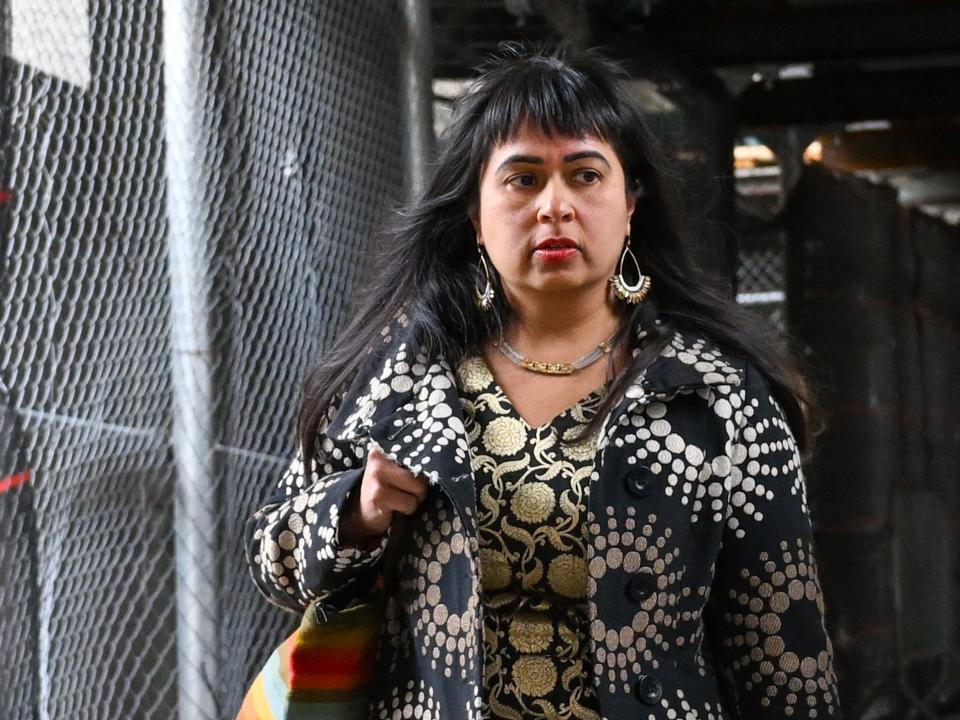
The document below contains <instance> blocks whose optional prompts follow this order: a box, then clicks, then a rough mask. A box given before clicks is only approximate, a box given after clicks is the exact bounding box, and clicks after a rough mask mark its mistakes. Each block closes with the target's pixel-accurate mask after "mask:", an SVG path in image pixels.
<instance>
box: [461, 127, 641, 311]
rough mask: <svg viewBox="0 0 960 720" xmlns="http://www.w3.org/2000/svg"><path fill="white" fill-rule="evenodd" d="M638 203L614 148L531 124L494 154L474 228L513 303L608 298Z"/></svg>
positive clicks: (483, 180) (485, 172) (483, 181)
mask: <svg viewBox="0 0 960 720" xmlns="http://www.w3.org/2000/svg"><path fill="white" fill-rule="evenodd" d="M634 202H635V201H634V198H633V197H631V196H629V195H628V194H627V189H626V181H625V178H624V172H623V167H622V166H621V164H620V159H619V158H618V157H617V153H616V152H615V151H614V149H613V148H612V147H611V146H610V145H609V144H607V143H606V142H604V141H603V140H600V139H599V138H596V137H593V136H590V135H588V136H586V137H563V136H559V135H556V136H554V137H552V138H550V137H548V136H546V135H545V134H544V133H543V132H542V131H541V130H540V129H539V128H538V127H534V126H531V125H529V124H528V125H524V126H522V127H521V129H520V130H519V131H518V132H517V133H516V134H515V135H514V136H513V137H512V138H510V139H509V140H508V141H506V142H505V143H503V144H502V145H498V146H496V147H494V148H493V150H492V151H491V153H490V156H489V157H488V158H487V162H486V164H485V166H484V169H483V173H482V175H481V178H480V203H479V208H478V209H476V210H475V211H474V212H473V213H472V214H471V220H472V221H473V225H474V228H475V229H476V231H477V236H478V239H479V241H480V243H481V244H482V245H483V246H484V248H485V249H486V251H487V254H488V255H489V257H490V260H491V262H492V263H493V265H494V267H495V268H496V269H497V271H498V272H499V274H500V278H501V282H502V283H503V285H504V287H505V289H506V291H507V294H508V297H511V298H513V299H517V298H519V297H523V296H529V293H530V292H531V291H534V292H547V293H564V292H570V291H576V292H578V293H580V292H582V291H589V290H596V292H598V293H600V292H603V293H607V290H608V288H607V281H608V279H609V278H610V276H611V275H613V273H614V272H615V270H616V267H617V263H618V261H619V259H620V253H621V252H622V251H623V244H624V240H625V237H626V236H627V235H629V234H630V216H631V215H632V214H633V208H634Z"/></svg>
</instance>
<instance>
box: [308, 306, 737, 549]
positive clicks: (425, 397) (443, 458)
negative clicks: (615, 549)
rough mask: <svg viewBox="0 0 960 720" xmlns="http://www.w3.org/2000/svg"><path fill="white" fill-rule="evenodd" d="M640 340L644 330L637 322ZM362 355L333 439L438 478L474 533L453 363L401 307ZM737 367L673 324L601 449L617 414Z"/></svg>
mask: <svg viewBox="0 0 960 720" xmlns="http://www.w3.org/2000/svg"><path fill="white" fill-rule="evenodd" d="M637 332H638V336H639V337H640V338H641V342H642V341H643V337H644V333H643V331H642V330H639V329H638V331H637ZM382 336H383V343H382V346H381V347H379V348H376V349H374V350H373V351H371V352H370V354H369V355H368V356H367V358H366V360H365V361H364V362H363V363H362V366H361V370H360V372H359V373H358V374H357V376H356V380H354V382H353V384H352V385H351V387H350V388H349V390H348V391H347V392H346V393H345V394H344V396H343V399H342V401H341V402H340V408H339V410H338V411H337V414H336V415H335V416H334V418H333V419H332V420H331V422H330V425H329V426H328V427H327V429H326V434H327V436H328V437H330V438H331V439H333V440H338V441H348V442H351V443H352V444H355V445H357V444H359V445H369V444H371V443H373V444H376V446H378V447H379V448H380V449H381V450H382V451H383V452H384V453H385V454H386V456H387V457H389V458H390V459H391V460H393V461H394V462H397V463H398V464H400V465H402V466H404V467H406V468H407V469H408V470H410V471H411V472H413V473H414V474H416V475H420V476H422V477H425V478H426V479H427V480H428V482H429V483H430V484H431V485H437V486H439V487H440V488H441V489H442V490H443V491H444V492H445V493H446V495H447V496H448V497H449V498H450V500H451V502H452V503H453V504H454V506H455V507H456V508H457V510H458V514H459V516H460V518H461V520H462V522H463V523H464V531H465V532H466V533H467V537H474V536H475V533H476V527H475V517H476V488H475V487H474V483H473V472H472V470H471V468H470V447H469V443H468V441H467V434H466V429H465V426H464V421H463V415H462V412H461V404H460V397H459V394H458V392H457V386H456V378H455V375H454V371H453V368H451V367H450V366H449V364H448V363H447V361H446V360H445V359H444V358H442V357H436V356H430V355H428V354H427V353H426V352H425V351H424V349H423V348H422V347H420V345H419V343H417V342H416V339H415V337H414V333H413V331H412V328H411V326H410V323H409V322H408V321H407V318H406V317H405V316H404V315H403V314H401V315H399V316H398V318H397V321H396V323H394V325H393V326H391V327H389V328H386V329H384V331H383V334H382ZM741 374H742V371H740V370H738V369H737V368H736V367H735V366H734V365H733V364H732V363H731V362H730V361H729V360H728V359H727V358H726V357H725V356H724V355H723V354H722V353H721V352H720V351H719V350H718V349H717V348H716V347H715V346H714V345H712V344H710V343H708V342H707V341H706V340H704V339H702V338H699V337H698V336H696V335H693V334H689V333H683V332H677V333H675V334H674V336H673V337H672V338H671V339H670V342H669V343H668V344H667V345H666V346H665V347H664V348H663V349H662V350H661V352H660V354H659V355H658V356H657V358H656V359H655V360H654V361H653V363H652V364H651V365H650V366H649V367H648V368H647V370H646V372H644V373H643V374H642V375H641V376H640V377H638V378H637V380H636V381H635V382H633V383H631V384H630V386H629V387H627V388H626V390H625V391H624V393H623V396H622V397H621V398H620V399H619V400H618V401H617V402H616V404H615V405H614V407H613V410H612V411H611V412H610V413H609V414H608V416H607V418H606V419H605V420H604V424H603V426H602V428H601V430H600V435H599V436H598V439H597V449H598V450H599V451H602V450H603V449H604V448H605V447H606V445H607V444H608V443H609V442H610V439H611V438H612V437H613V435H614V434H615V432H616V430H617V427H618V426H620V425H621V418H622V417H623V416H624V415H629V414H630V413H631V412H633V411H635V409H636V408H638V407H642V406H643V405H646V404H647V403H650V402H653V401H655V400H667V399H668V398H669V397H671V396H672V394H676V393H678V392H681V391H684V390H688V389H689V390H692V389H695V388H700V387H704V386H718V387H719V386H726V387H730V386H735V385H739V384H740V381H741Z"/></svg>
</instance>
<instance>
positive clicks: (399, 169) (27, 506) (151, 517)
mask: <svg viewBox="0 0 960 720" xmlns="http://www.w3.org/2000/svg"><path fill="white" fill-rule="evenodd" d="M403 28H404V18H403V9H402V8H401V7H400V6H399V5H398V4H395V3H391V2H381V1H380V0H334V1H330V2H327V1H325V2H317V3H287V2H276V1H273V2H262V3H255V2H253V1H252V0H239V1H236V2H215V1H210V2H201V1H196V2H164V3H162V4H161V3H139V2H136V3H135V2H124V3H115V2H109V1H108V0H90V2H89V3H88V2H86V1H84V2H80V3H78V2H75V1H74V0H69V1H63V2H53V1H52V0H50V1H47V2H24V0H15V1H14V2H11V3H10V5H9V6H8V8H7V12H6V13H5V17H4V33H5V45H4V50H5V57H4V59H3V61H2V78H0V92H2V94H3V97H2V118H0V133H2V135H0V142H2V151H0V152H2V155H0V173H2V180H0V184H2V188H3V198H4V202H3V204H2V205H0V237H2V240H0V244H2V248H3V265H2V271H0V390H2V392H0V418H2V422H0V431H2V433H3V435H2V438H0V439H2V442H0V462H2V465H0V472H2V473H3V475H2V477H0V639H2V643H3V649H2V652H3V655H4V662H3V665H2V669H0V717H3V718H17V719H20V718H38V719H40V718H42V719H45V718H57V719H59V718H173V717H183V718H187V717H190V718H193V717H197V718H206V717H232V716H233V714H234V713H235V712H236V709H237V707H238V706H239V703H240V699H241V695H242V692H243V690H244V688H245V686H246V684H247V682H248V680H249V678H250V677H251V675H252V674H253V672H254V670H255V668H256V666H257V664H258V663H260V662H261V661H262V660H263V658H264V656H265V653H266V652H268V650H269V648H271V647H272V646H274V645H275V644H276V643H277V642H278V638H280V637H282V636H283V634H284V631H285V630H286V625H285V623H287V618H285V617H283V616H282V614H280V613H277V612H276V611H272V609H271V608H270V606H268V605H267V604H266V603H265V602H263V600H262V598H260V597H259V596H258V595H257V594H256V592H255V590H254V588H253V585H252V583H251V582H250V581H249V579H248V577H247V570H246V567H245V565H244V562H243V558H242V552H241V548H240V546H239V543H240V538H241V536H242V533H241V527H242V524H243V521H244V520H245V518H246V517H247V516H248V515H249V513H250V512H251V511H252V509H253V508H254V507H256V505H257V504H258V503H259V501H260V500H261V497H262V496H263V495H264V494H265V493H266V492H267V491H268V490H269V488H270V486H271V485H272V484H273V483H274V482H275V480H276V478H277V475H278V472H279V471H280V469H281V468H282V466H283V464H284V462H285V460H286V458H287V457H288V456H289V454H290V453H291V452H292V449H293V427H294V415H295V410H296V403H297V401H298V393H299V378H300V377H301V376H302V374H303V372H304V371H305V369H306V367H307V366H308V365H309V364H310V362H311V361H312V360H313V359H314V358H315V357H316V355H317V353H318V352H319V350H320V348H321V347H322V346H323V345H324V343H326V342H327V341H328V340H329V339H330V336H331V333H332V332H333V330H334V329H335V327H336V325H337V322H338V320H339V318H340V317H341V315H342V312H343V309H344V304H345V302H346V301H347V299H348V297H349V294H350V291H351V289H352V288H353V287H354V286H355V285H356V283H357V282H358V280H359V273H361V272H362V268H363V265H364V262H363V259H364V253H365V251H366V249H367V248H368V246H369V240H370V236H371V231H372V229H373V228H374V227H375V226H376V225H377V224H378V223H379V221H380V220H381V216H382V214H383V213H384V212H385V211H386V210H387V208H388V207H389V204H390V202H391V200H393V199H400V193H401V189H402V187H403V185H404V182H403V180H404V156H403V150H402V148H403V143H404V135H403V130H404V117H403V114H404V103H403V99H402V98H401V96H400V94H401V93H402V92H403V86H404V84H403V82H401V80H402V78H401V77H400V73H401V68H402V63H401V62H400V59H401V55H402V52H403V48H402V43H403V33H402V30H403ZM184 249H186V250H187V252H186V254H184ZM185 328H186V329H187V332H185ZM14 433H16V434H14ZM175 499H176V502H175ZM178 608H179V610H178ZM291 619H292V618H291ZM282 625H284V627H281V626H282ZM178 708H179V710H178Z"/></svg>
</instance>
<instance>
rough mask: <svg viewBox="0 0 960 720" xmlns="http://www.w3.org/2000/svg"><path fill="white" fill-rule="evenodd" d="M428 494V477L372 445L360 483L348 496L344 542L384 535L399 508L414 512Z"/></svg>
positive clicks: (343, 522) (342, 525)
mask: <svg viewBox="0 0 960 720" xmlns="http://www.w3.org/2000/svg"><path fill="white" fill-rule="evenodd" d="M426 496H427V481H426V480H424V479H423V478H421V477H417V476H416V475H414V474H413V473H412V472H410V471H409V470H407V469H406V468H403V467H400V466H399V465H397V464H396V463H395V462H393V461H392V460H390V459H388V458H387V457H386V456H385V455H384V454H383V452H382V451H381V450H380V449H379V448H377V447H375V446H371V448H370V450H369V452H368V453H367V464H366V467H365V468H364V470H363V479H362V480H361V481H360V487H359V489H357V490H354V491H353V493H352V495H351V496H350V498H348V500H347V504H346V507H345V508H344V514H343V518H341V520H340V542H341V543H343V544H344V545H360V544H362V543H363V542H365V541H366V540H369V539H370V538H373V537H377V536H379V535H383V534H384V533H385V532H386V531H387V528H389V527H390V523H391V522H392V521H393V514H394V513H395V512H400V513H403V514H404V515H412V514H413V513H414V512H416V510H417V508H418V507H419V506H420V503H421V502H423V499H424V498H425V497H426Z"/></svg>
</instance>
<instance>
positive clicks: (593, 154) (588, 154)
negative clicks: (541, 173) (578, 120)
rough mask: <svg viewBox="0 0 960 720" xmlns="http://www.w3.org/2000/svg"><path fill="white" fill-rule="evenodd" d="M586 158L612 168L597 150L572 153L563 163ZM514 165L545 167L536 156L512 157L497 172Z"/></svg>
mask: <svg viewBox="0 0 960 720" xmlns="http://www.w3.org/2000/svg"><path fill="white" fill-rule="evenodd" d="M584 158H596V159H597V160H599V161H600V162H602V163H603V164H604V165H606V166H607V167H610V163H609V162H607V159H606V158H605V157H604V156H603V155H602V154H601V153H599V152H597V151H596V150H581V151H580V152H575V153H570V154H569V155H564V156H563V161H564V162H565V163H569V162H573V161H575V160H583V159H584ZM514 163H526V164H528V165H543V158H541V157H537V156H536V155H511V156H510V157H508V158H507V159H506V160H504V161H503V162H502V163H500V165H498V166H497V170H496V172H500V171H501V170H503V168H505V167H506V166H507V165H513V164H514Z"/></svg>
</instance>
